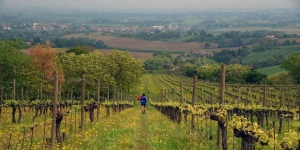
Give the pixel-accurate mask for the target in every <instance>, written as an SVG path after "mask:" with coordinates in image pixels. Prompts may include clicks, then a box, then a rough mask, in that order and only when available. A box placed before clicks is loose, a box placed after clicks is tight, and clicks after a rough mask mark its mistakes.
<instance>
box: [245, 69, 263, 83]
mask: <svg viewBox="0 0 300 150" xmlns="http://www.w3.org/2000/svg"><path fill="white" fill-rule="evenodd" d="M243 78H244V82H247V83H260V82H262V81H263V80H264V79H266V78H267V75H265V74H262V73H260V72H258V71H256V70H253V71H251V70H249V71H248V72H245V73H244V74H243Z"/></svg>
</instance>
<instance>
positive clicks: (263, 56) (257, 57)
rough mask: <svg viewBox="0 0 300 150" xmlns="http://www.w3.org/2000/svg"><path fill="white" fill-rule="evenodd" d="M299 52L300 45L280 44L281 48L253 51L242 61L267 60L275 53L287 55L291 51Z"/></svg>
mask: <svg viewBox="0 0 300 150" xmlns="http://www.w3.org/2000/svg"><path fill="white" fill-rule="evenodd" d="M297 52H298V53H300V46H299V45H293V46H281V49H273V50H267V51H264V52H259V53H253V54H251V55H250V56H248V57H246V58H244V59H243V63H245V62H248V61H250V60H267V59H269V58H272V57H273V56H275V55H284V56H285V57H286V56H289V55H290V54H292V53H297Z"/></svg>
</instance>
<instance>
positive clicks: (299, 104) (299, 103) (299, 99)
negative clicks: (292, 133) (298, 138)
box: [298, 86, 300, 147]
mask: <svg viewBox="0 0 300 150" xmlns="http://www.w3.org/2000/svg"><path fill="white" fill-rule="evenodd" d="M298 107H299V108H298V113H299V121H300V86H299V89H298ZM299 129H300V128H299ZM299 147H300V142H299Z"/></svg>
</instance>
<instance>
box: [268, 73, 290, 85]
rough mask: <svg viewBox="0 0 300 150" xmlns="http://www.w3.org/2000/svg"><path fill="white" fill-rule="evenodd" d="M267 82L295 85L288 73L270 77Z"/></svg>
mask: <svg viewBox="0 0 300 150" xmlns="http://www.w3.org/2000/svg"><path fill="white" fill-rule="evenodd" d="M267 82H269V83H272V84H285V85H288V84H293V83H294V79H293V78H292V77H291V76H290V75H289V73H288V72H287V71H283V72H279V73H276V74H273V75H270V76H268V78H267Z"/></svg>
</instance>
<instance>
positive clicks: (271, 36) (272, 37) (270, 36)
mask: <svg viewBox="0 0 300 150" xmlns="http://www.w3.org/2000/svg"><path fill="white" fill-rule="evenodd" d="M265 38H266V39H271V40H275V39H276V38H275V36H274V35H267V36H266V37H265Z"/></svg>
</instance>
